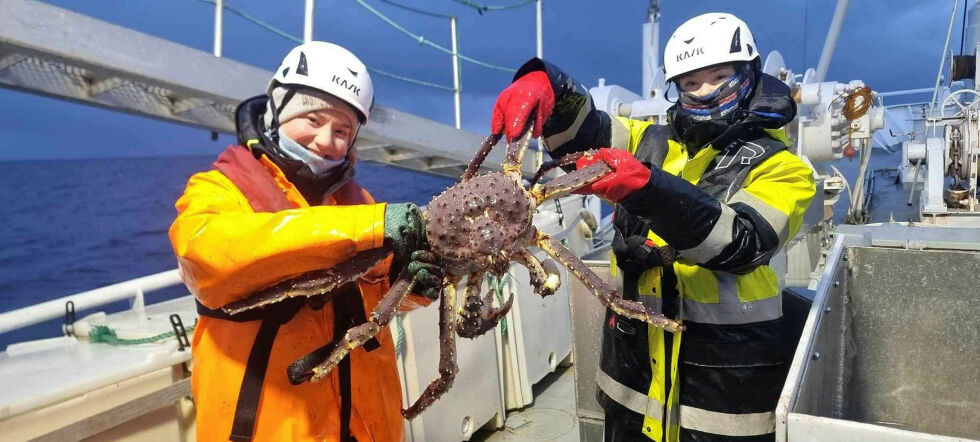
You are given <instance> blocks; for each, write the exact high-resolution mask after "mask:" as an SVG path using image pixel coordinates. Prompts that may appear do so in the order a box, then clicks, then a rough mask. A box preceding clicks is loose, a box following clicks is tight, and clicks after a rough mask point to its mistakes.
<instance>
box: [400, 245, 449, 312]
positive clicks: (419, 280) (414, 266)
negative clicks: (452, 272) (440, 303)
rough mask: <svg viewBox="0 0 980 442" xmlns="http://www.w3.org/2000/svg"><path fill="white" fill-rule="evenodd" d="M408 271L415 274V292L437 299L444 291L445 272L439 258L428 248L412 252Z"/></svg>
mask: <svg viewBox="0 0 980 442" xmlns="http://www.w3.org/2000/svg"><path fill="white" fill-rule="evenodd" d="M408 272H409V273H411V274H412V275H413V276H415V290H414V291H415V293H419V294H422V295H423V296H425V297H426V298H429V299H432V300H436V299H439V294H440V293H441V292H442V278H443V276H444V275H445V273H444V272H443V270H442V267H440V266H439V259H438V258H437V257H436V255H435V254H434V253H432V252H430V251H428V250H416V251H414V252H412V257H411V262H409V263H408Z"/></svg>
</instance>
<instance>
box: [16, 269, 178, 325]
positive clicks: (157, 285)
mask: <svg viewBox="0 0 980 442" xmlns="http://www.w3.org/2000/svg"><path fill="white" fill-rule="evenodd" d="M178 284H181V279H180V273H178V271H177V269H173V270H168V271H166V272H160V273H156V274H153V275H148V276H144V277H142V278H136V279H131V280H129V281H125V282H120V283H118V284H113V285H109V286H105V287H101V288H97V289H95V290H89V291H87V292H81V293H76V294H74V295H70V296H65V297H62V298H58V299H53V300H51V301H47V302H42V303H40V304H35V305H32V306H30V307H24V308H21V309H17V310H11V311H9V312H6V313H0V333H6V332H8V331H11V330H17V329H19V328H24V327H27V326H29V325H34V324H38V323H41V322H44V321H47V320H49V319H55V318H61V317H64V315H65V303H66V302H68V301H72V302H73V303H74V304H75V309H76V310H78V311H81V310H87V309H90V308H93V307H98V306H100V305H105V304H108V303H110V302H115V301H120V300H123V299H129V298H132V297H134V296H136V293H137V291H138V290H142V291H143V292H151V291H154V290H159V289H162V288H167V287H171V286H175V285H178Z"/></svg>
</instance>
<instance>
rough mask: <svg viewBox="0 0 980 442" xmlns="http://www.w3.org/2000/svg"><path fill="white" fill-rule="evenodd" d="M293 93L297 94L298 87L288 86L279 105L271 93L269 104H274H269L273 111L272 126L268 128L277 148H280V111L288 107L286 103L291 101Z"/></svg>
mask: <svg viewBox="0 0 980 442" xmlns="http://www.w3.org/2000/svg"><path fill="white" fill-rule="evenodd" d="M293 95H296V89H294V88H288V89H287V90H286V95H284V96H283V97H282V103H279V104H278V105H275V104H276V103H274V102H273V100H272V96H271V94H270V96H269V104H272V106H269V110H271V111H272V127H270V128H268V129H269V138H270V139H271V140H272V142H273V143H275V144H276V146H275V147H276V148H277V149H278V148H279V113H280V112H282V110H283V108H285V107H286V103H289V100H291V99H292V98H293Z"/></svg>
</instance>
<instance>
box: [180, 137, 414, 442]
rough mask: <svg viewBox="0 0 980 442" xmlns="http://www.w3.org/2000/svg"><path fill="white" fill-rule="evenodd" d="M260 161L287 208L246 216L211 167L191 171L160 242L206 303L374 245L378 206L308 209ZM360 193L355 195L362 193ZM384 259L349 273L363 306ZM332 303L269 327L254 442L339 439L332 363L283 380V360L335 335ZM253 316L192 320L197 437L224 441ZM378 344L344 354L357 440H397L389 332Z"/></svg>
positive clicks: (381, 277) (254, 329)
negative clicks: (360, 274) (324, 375)
mask: <svg viewBox="0 0 980 442" xmlns="http://www.w3.org/2000/svg"><path fill="white" fill-rule="evenodd" d="M260 160H261V161H262V164H263V166H264V167H265V169H266V170H267V171H268V173H269V174H270V176H271V177H272V178H273V179H274V180H275V182H276V184H277V185H278V186H279V187H280V188H281V189H282V192H283V193H284V195H285V196H286V199H287V200H288V201H289V203H290V204H291V205H292V206H293V208H292V209H289V210H283V211H279V212H272V213H256V212H255V211H253V210H252V207H251V206H250V205H249V201H248V199H247V198H246V197H245V195H244V194H243V193H242V191H240V190H239V189H238V188H237V187H236V186H235V185H234V184H233V183H232V182H231V181H230V180H229V179H228V178H227V177H226V176H224V175H223V174H222V173H221V172H218V171H209V172H203V173H198V174H195V175H194V176H192V177H191V178H190V180H189V182H188V184H187V188H186V190H185V191H184V194H183V196H181V197H180V199H179V200H178V201H177V204H176V207H177V211H178V212H179V214H178V216H177V219H176V220H175V221H174V223H173V225H172V226H171V228H170V239H171V243H172V245H173V248H174V251H175V253H176V255H177V259H178V263H179V266H180V270H181V273H182V276H183V279H184V281H185V283H186V284H187V287H188V288H189V289H190V290H191V292H192V293H193V294H194V295H195V296H196V297H197V299H198V300H199V301H200V302H201V303H202V304H203V305H204V306H206V307H209V308H212V309H217V308H220V307H221V306H223V305H225V304H227V303H229V302H232V301H236V300H239V299H242V298H244V297H246V296H248V295H249V294H251V293H253V292H255V291H257V290H259V289H262V288H265V287H268V286H270V285H272V284H274V283H276V282H279V281H282V280H284V279H288V278H290V277H294V276H297V275H299V274H302V273H304V272H307V271H311V270H316V269H323V268H328V267H330V266H333V265H335V264H337V263H340V262H342V261H344V260H346V259H348V258H350V257H351V256H353V255H354V254H355V253H357V252H359V251H363V250H366V249H369V248H374V247H379V246H380V245H381V244H382V241H383V235H384V225H383V221H384V210H385V204H367V205H355V206H340V205H335V204H336V203H337V201H336V200H334V199H331V200H330V201H329V203H328V205H324V206H314V207H310V205H309V204H307V202H306V200H305V199H304V198H303V196H302V195H301V194H300V192H299V191H298V190H297V189H296V187H295V186H293V185H292V184H291V183H290V182H289V180H287V179H286V177H285V176H284V175H283V173H282V172H281V171H280V169H279V168H278V167H276V165H275V164H273V163H272V162H271V161H269V160H268V159H267V158H266V157H264V156H263V157H261V158H260ZM365 194H366V192H365ZM389 265H390V262H389V261H385V262H383V263H382V264H380V265H378V266H377V267H376V268H375V269H373V270H372V271H371V272H370V273H369V274H368V275H366V276H365V277H364V278H362V279H361V280H360V281H358V287H359V289H360V293H361V295H362V297H363V303H364V308H365V309H366V311H370V310H371V309H373V308H374V307H375V306H376V305H377V303H378V301H379V300H380V299H381V297H382V296H383V295H384V294H385V293H386V291H387V290H388V287H389V281H388V277H387V275H388V270H389V269H388V267H389ZM333 324H334V321H333V308H332V306H331V305H330V304H329V303H328V304H327V305H325V306H323V308H321V309H320V310H313V309H312V308H311V307H310V306H305V307H303V308H302V309H301V310H300V311H299V312H298V313H297V314H296V315H295V316H294V317H293V318H292V319H291V320H290V321H289V322H287V323H285V324H283V325H282V327H281V328H280V329H279V331H278V334H277V336H276V339H275V341H274V344H273V347H272V353H271V356H270V359H269V363H268V371H267V374H266V376H265V382H264V384H263V387H262V393H261V398H260V401H259V404H258V414H257V417H256V424H255V434H254V440H269V441H281V440H291V441H292V440H338V428H339V427H340V423H339V422H338V419H339V412H338V409H339V407H340V398H339V393H338V377H337V371H336V370H334V371H333V372H332V373H331V374H330V376H329V378H328V379H325V380H323V381H321V382H317V383H303V384H300V385H291V384H290V383H289V380H288V378H287V375H286V367H287V366H288V365H289V364H290V363H292V362H293V361H295V360H296V359H298V358H300V357H302V356H306V355H307V354H308V353H310V352H311V351H313V350H315V349H317V348H319V347H321V346H323V345H324V344H326V343H328V342H330V341H331V340H332V339H333V337H334V330H333ZM259 325H260V321H252V322H231V321H226V320H222V319H216V318H209V317H201V318H200V319H199V321H198V324H197V327H196V328H195V330H194V338H193V342H192V349H193V352H194V363H193V369H192V376H191V385H192V390H193V392H194V398H195V405H196V409H197V436H198V440H202V441H211V440H215V441H216V440H228V436H229V434H230V431H231V424H232V420H233V418H234V416H235V410H236V399H237V398H238V394H239V389H240V387H241V384H242V379H243V376H244V372H245V365H246V360H247V358H248V355H249V351H250V349H251V348H252V344H253V341H254V340H255V337H256V335H257V333H258V329H259ZM377 340H378V342H379V343H380V344H381V348H379V349H376V350H374V351H370V352H367V351H365V349H363V348H358V349H355V350H354V351H353V352H352V353H351V355H350V358H351V372H352V373H353V375H352V380H351V382H352V397H353V404H352V406H353V411H352V413H351V423H350V432H351V434H352V435H353V436H354V437H355V438H356V439H357V440H359V441H397V440H401V439H402V432H403V427H402V424H403V419H402V416H401V414H400V407H401V403H402V399H401V389H400V385H399V381H398V377H397V373H396V364H395V351H394V346H393V343H392V339H391V336H390V333H389V332H388V330H387V328H385V329H382V330H381V331H380V332H379V333H378V335H377Z"/></svg>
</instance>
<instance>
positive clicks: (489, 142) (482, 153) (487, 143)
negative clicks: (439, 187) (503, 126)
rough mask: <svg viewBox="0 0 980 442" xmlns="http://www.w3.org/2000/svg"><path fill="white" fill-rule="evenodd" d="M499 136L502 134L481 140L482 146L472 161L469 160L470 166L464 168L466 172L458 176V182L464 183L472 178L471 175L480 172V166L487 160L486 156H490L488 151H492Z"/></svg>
mask: <svg viewBox="0 0 980 442" xmlns="http://www.w3.org/2000/svg"><path fill="white" fill-rule="evenodd" d="M501 136H503V134H497V135H490V136H489V137H487V138H486V139H484V140H483V144H481V145H480V150H477V151H476V155H475V156H473V159H472V160H470V164H469V165H467V166H466V170H465V171H464V172H463V174H462V175H460V177H459V180H460V181H466V180H468V179H470V178H473V175H476V172H477V171H478V170H480V165H482V164H483V160H485V159H487V155H489V154H490V150H492V149H493V146H496V145H497V142H498V141H500V137H501Z"/></svg>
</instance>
